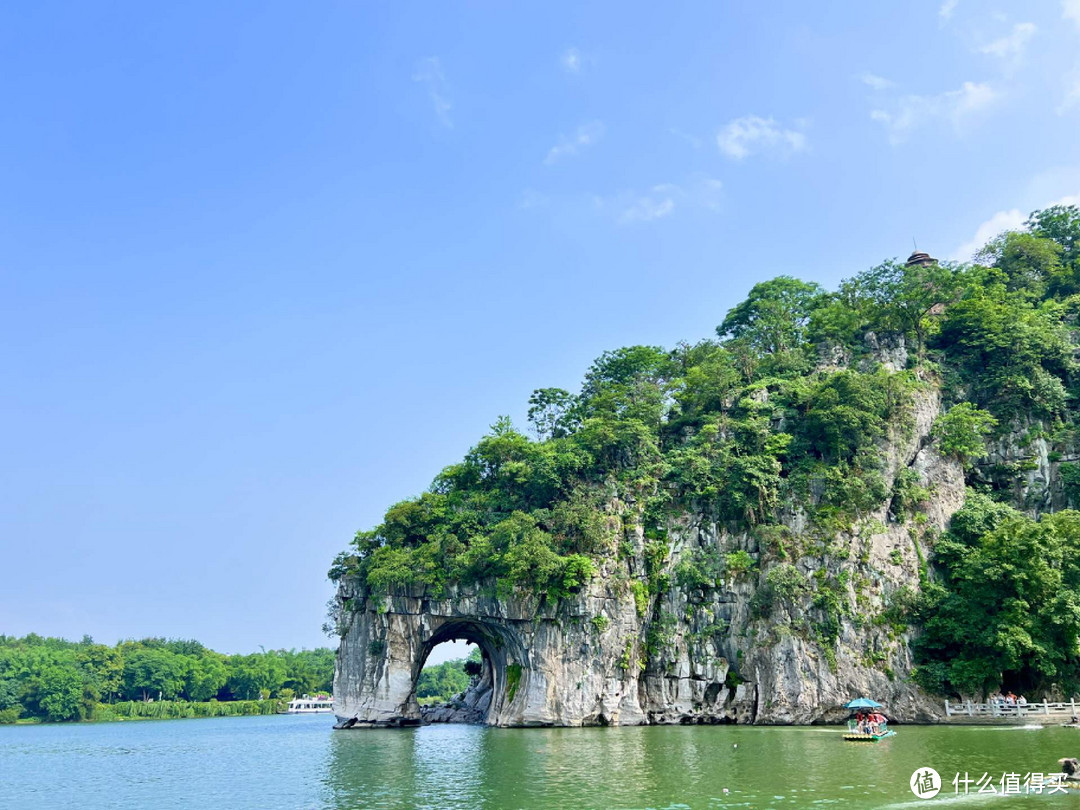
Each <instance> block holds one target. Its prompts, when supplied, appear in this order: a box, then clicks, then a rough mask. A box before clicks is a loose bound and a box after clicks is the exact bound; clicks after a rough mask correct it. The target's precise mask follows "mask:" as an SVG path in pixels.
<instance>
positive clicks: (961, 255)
mask: <svg viewBox="0 0 1080 810" xmlns="http://www.w3.org/2000/svg"><path fill="white" fill-rule="evenodd" d="M1052 205H1080V194H1070V195H1067V196H1065V197H1059V198H1058V199H1056V200H1053V201H1052V202H1048V203H1046V205H1044V206H1042V208H1049V207H1050V206H1052ZM1027 218H1028V215H1027V214H1024V213H1022V212H1021V211H1020V209H1019V208H1012V209H1010V210H1008V211H998V212H997V213H996V214H994V215H993V216H992V217H990V218H989V219H988V220H986V221H985V222H983V223H981V224H980V225H979V227H978V228H976V229H975V234H974V236H972V237H971V239H969V240H968V241H966V242H964V243H963V244H962V245H960V246H959V247H957V248H956V250H954V251H953V252H952V253H951V254H949V258H950V259H952V260H954V261H958V262H968V261H971V260H972V258H974V256H975V254H976V253H978V252H979V251H980V250H982V249H983V247H984V246H985V245H986V243H987V242H989V241H990V240H991V239H993V238H994V237H995V236H997V235H998V234H1000V233H1004V232H1005V231H1018V230H1021V229H1022V228H1023V227H1024V223H1025V222H1026V221H1027Z"/></svg>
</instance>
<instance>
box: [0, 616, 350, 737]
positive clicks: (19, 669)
mask: <svg viewBox="0 0 1080 810" xmlns="http://www.w3.org/2000/svg"><path fill="white" fill-rule="evenodd" d="M333 677H334V651H333V650H330V649H327V648H319V649H315V650H299V651H297V650H270V651H261V652H257V653H252V654H250V655H224V654H222V653H219V652H215V651H214V650H211V649H208V648H207V647H206V646H204V645H203V644H201V643H199V642H198V641H194V640H185V639H162V638H146V639H141V640H138V641H136V640H127V641H121V642H119V643H118V644H116V645H114V646H108V645H106V644H98V643H96V642H95V641H94V640H93V639H92V638H90V637H89V636H84V637H83V639H82V641H79V642H73V641H67V640H65V639H60V638H44V637H42V636H38V635H35V634H30V635H27V636H25V637H22V638H17V637H14V636H5V635H0V723H14V722H16V721H17V720H19V719H27V718H29V719H40V720H48V721H65V720H95V719H119V718H123V717H202V716H220V715H230V714H269V713H272V712H273V711H274V710H276V708H277V707H278V706H279V705H281V704H285V703H288V701H289V700H291V699H292V697H293V696H294V695H302V694H315V693H319V692H329V691H330V689H331V687H332V684H333ZM154 704H157V705H154ZM226 704H228V705H226Z"/></svg>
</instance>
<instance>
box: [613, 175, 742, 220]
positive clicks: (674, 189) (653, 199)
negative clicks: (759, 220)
mask: <svg viewBox="0 0 1080 810" xmlns="http://www.w3.org/2000/svg"><path fill="white" fill-rule="evenodd" d="M723 188H724V184H723V183H721V182H720V181H719V180H716V179H714V178H712V177H707V176H704V175H693V176H691V177H688V178H687V179H686V180H685V182H683V183H681V184H680V183H658V184H656V185H655V186H652V187H651V188H649V189H648V190H646V191H637V190H633V189H629V190H626V191H621V192H619V193H616V194H611V195H608V196H603V195H599V194H596V195H593V196H592V205H593V208H594V210H596V211H598V212H600V213H601V214H603V215H605V216H607V217H610V218H611V219H612V220H613V221H614V222H615V223H617V224H618V225H636V224H640V223H647V222H656V221H657V220H661V219H666V218H668V217H670V216H671V215H672V214H674V213H675V211H676V209H684V208H685V209H694V208H704V209H707V210H709V211H714V212H716V211H720V210H722V203H723Z"/></svg>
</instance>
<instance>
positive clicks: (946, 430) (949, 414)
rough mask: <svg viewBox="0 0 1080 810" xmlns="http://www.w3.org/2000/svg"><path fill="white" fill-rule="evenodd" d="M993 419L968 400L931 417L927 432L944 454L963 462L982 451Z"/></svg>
mask: <svg viewBox="0 0 1080 810" xmlns="http://www.w3.org/2000/svg"><path fill="white" fill-rule="evenodd" d="M996 425H997V420H996V419H995V418H994V417H993V416H992V415H991V414H990V413H989V412H988V411H984V410H982V409H981V408H977V407H975V406H974V405H972V404H971V403H970V402H958V403H957V404H955V405H953V406H952V407H951V408H949V410H948V411H946V412H945V413H943V414H942V415H941V416H939V417H938V418H937V419H936V420H935V421H934V426H933V428H932V429H931V435H932V436H933V437H934V438H935V439H937V441H938V448H939V449H940V450H941V453H942V455H944V456H954V457H956V458H957V459H959V460H960V461H962V462H964V463H965V464H966V463H968V462H969V461H972V460H974V459H977V458H982V457H983V456H985V455H986V437H987V436H989V435H990V433H991V432H992V431H993V429H994V427H995V426H996Z"/></svg>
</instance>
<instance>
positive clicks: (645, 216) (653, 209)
mask: <svg viewBox="0 0 1080 810" xmlns="http://www.w3.org/2000/svg"><path fill="white" fill-rule="evenodd" d="M678 190H679V189H678V187H676V186H668V185H661V186H653V188H652V190H651V192H650V193H649V194H645V195H642V196H639V197H636V198H635V199H633V200H632V201H630V202H629V204H626V205H624V207H623V209H622V211H621V212H620V214H619V222H620V223H622V224H624V225H625V224H630V223H633V222H652V221H653V220H657V219H663V218H664V217H666V216H670V215H671V212H672V211H674V210H675V200H674V199H673V198H672V196H671V194H672V193H674V192H677V191H678Z"/></svg>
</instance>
